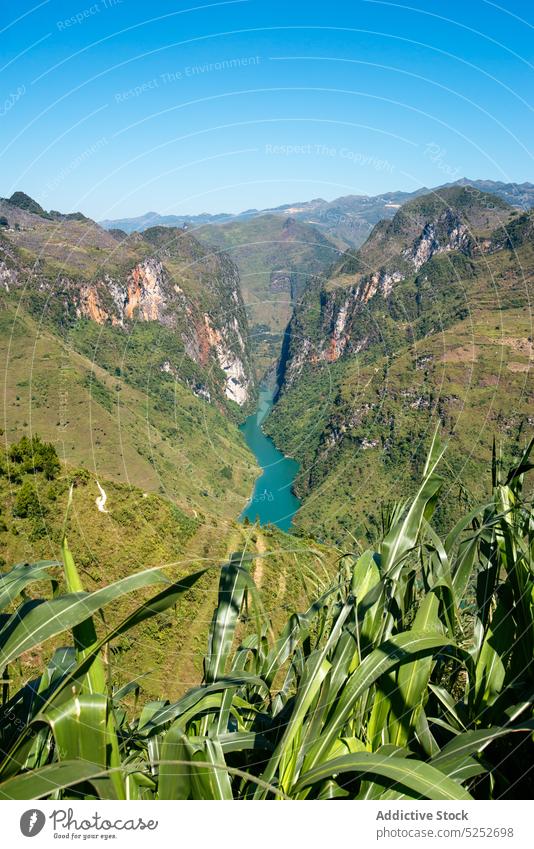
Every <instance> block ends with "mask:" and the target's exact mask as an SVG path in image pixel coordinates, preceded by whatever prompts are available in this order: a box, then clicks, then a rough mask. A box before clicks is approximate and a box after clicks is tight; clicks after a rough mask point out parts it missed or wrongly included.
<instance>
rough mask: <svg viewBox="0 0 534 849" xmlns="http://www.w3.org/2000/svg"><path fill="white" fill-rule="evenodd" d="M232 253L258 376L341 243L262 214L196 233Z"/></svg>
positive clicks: (274, 356)
mask: <svg viewBox="0 0 534 849" xmlns="http://www.w3.org/2000/svg"><path fill="white" fill-rule="evenodd" d="M195 236H196V238H198V239H199V240H200V241H201V242H202V243H207V244H209V245H218V246H219V247H220V249H222V250H224V251H226V252H228V254H229V255H230V257H231V258H232V260H233V261H234V262H235V263H236V265H237V267H238V269H239V277H240V282H241V290H242V293H243V299H244V302H245V305H246V309H247V314H248V319H249V325H250V334H251V335H250V341H251V347H252V349H253V353H254V358H255V362H256V368H257V372H258V374H259V375H261V374H262V373H263V372H265V371H266V370H267V369H268V368H269V367H270V366H272V364H273V363H274V362H275V360H276V359H277V357H278V355H279V352H280V346H281V344H282V338H283V334H284V330H285V328H286V326H287V323H288V321H289V319H290V317H291V312H292V308H293V304H294V302H295V301H296V300H297V299H298V298H299V297H300V295H301V293H302V291H304V289H305V288H306V286H307V285H308V284H309V280H310V278H312V277H314V276H318V275H319V276H320V275H322V274H324V272H325V271H326V270H327V269H329V268H330V267H331V266H332V265H333V264H334V263H335V261H336V260H337V259H338V257H339V251H338V248H337V245H336V244H335V243H333V242H332V241H331V240H330V239H327V238H325V237H324V236H323V235H322V234H321V233H319V231H318V230H316V229H315V228H314V227H311V226H309V225H307V224H303V223H301V222H299V221H295V219H294V218H283V217H281V216H277V215H262V216H258V217H254V218H248V219H246V220H238V221H231V222H228V223H225V224H220V225H205V226H203V227H199V228H198V229H196V230H195Z"/></svg>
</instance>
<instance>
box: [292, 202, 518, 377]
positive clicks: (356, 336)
mask: <svg viewBox="0 0 534 849" xmlns="http://www.w3.org/2000/svg"><path fill="white" fill-rule="evenodd" d="M517 217H519V213H513V212H512V210H511V208H510V207H509V206H508V205H507V204H506V203H505V202H504V201H501V200H500V199H499V198H495V197H493V196H490V195H484V194H483V193H482V192H476V191H475V190H473V189H470V188H462V187H460V188H458V187H456V188H449V189H442V190H440V191H438V192H435V193H433V194H432V195H425V196H423V197H421V198H417V199H415V200H413V201H411V202H410V203H407V204H405V205H404V206H403V207H402V209H401V210H399V211H398V212H397V214H396V215H395V217H394V218H393V220H392V221H382V222H380V223H379V224H377V226H376V227H375V228H374V230H373V232H372V233H371V235H370V237H369V239H368V240H367V242H366V243H365V244H364V245H363V246H362V248H361V249H360V250H359V251H357V252H356V253H351V252H349V253H347V254H345V255H344V257H343V258H342V260H341V262H340V263H339V264H338V265H337V266H336V267H335V268H334V270H333V272H332V274H331V276H330V277H329V278H328V279H327V280H326V281H325V282H324V283H323V284H320V283H319V284H318V285H316V286H315V287H313V286H312V287H310V288H309V290H308V291H307V292H305V293H304V296H303V298H302V300H301V302H300V304H299V305H298V306H297V308H296V309H295V312H294V315H293V318H292V320H291V323H290V325H289V327H288V330H287V334H288V340H287V346H286V358H285V361H284V363H283V368H282V370H281V378H282V382H283V383H284V384H285V385H286V386H288V385H290V384H291V383H292V382H293V381H294V380H295V378H296V377H297V376H298V375H299V374H300V373H301V371H302V369H303V367H304V366H305V365H306V364H310V365H316V364H317V363H321V362H327V363H332V362H335V361H336V360H338V359H339V358H340V357H341V356H343V355H344V354H357V353H359V352H361V351H364V350H366V349H367V348H368V347H369V346H370V345H372V344H374V343H375V342H376V341H377V338H378V337H379V336H380V328H379V327H378V326H377V324H376V322H375V321H373V318H372V314H373V313H374V312H376V310H377V308H378V309H380V308H381V307H382V306H384V305H386V304H387V303H388V301H390V300H391V299H392V297H393V296H394V292H395V289H396V287H397V286H398V284H400V283H402V282H403V281H407V280H413V281H417V283H418V284H421V283H422V282H423V279H424V271H425V268H427V267H429V263H431V261H432V260H434V258H439V257H440V256H442V255H445V256H446V255H449V257H454V258H451V261H450V275H451V278H452V279H454V276H455V272H454V262H456V261H457V256H458V255H460V257H465V258H466V259H472V258H475V257H477V256H480V255H482V254H487V253H490V252H492V251H494V250H496V249H499V248H500V247H502V244H497V241H498V240H497V238H496V233H499V232H500V229H502V227H503V225H505V224H507V225H508V227H510V226H511V224H512V223H513V222H514V221H515V220H516V219H517ZM500 241H501V242H502V239H501V240H500ZM436 261H437V260H436ZM378 304H380V305H381V306H380V307H378Z"/></svg>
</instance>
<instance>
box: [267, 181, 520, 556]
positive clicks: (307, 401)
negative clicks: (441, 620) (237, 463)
mask: <svg viewBox="0 0 534 849" xmlns="http://www.w3.org/2000/svg"><path fill="white" fill-rule="evenodd" d="M533 222H534V215H533V214H532V213H521V212H518V211H514V210H511V209H510V208H509V207H508V206H507V205H506V204H505V203H503V202H501V201H498V199H497V200H496V199H495V198H494V197H491V198H488V196H485V195H483V194H482V193H478V194H473V192H472V190H471V191H469V190H466V189H462V188H454V189H447V190H444V191H440V192H438V193H436V194H435V195H430V196H426V197H422V198H419V199H418V200H417V201H414V202H411V203H409V204H406V205H405V206H404V207H403V208H402V209H401V210H400V211H399V212H398V213H397V215H396V216H395V218H394V219H393V220H392V221H389V222H382V223H381V224H379V225H377V227H376V228H375V230H374V231H373V233H372V235H371V236H370V238H369V240H368V242H367V243H366V244H365V245H364V246H363V247H362V249H361V250H360V251H358V252H356V253H349V254H346V255H345V257H344V258H343V260H342V261H341V262H340V263H339V264H338V265H337V266H336V268H334V270H333V273H332V275H331V276H330V277H329V278H328V279H327V280H326V281H325V282H324V283H321V282H320V281H317V284H316V285H315V286H311V287H310V288H309V289H308V290H307V291H306V292H305V293H304V295H303V297H302V299H301V301H300V303H299V304H298V305H297V307H296V309H295V312H294V315H293V318H292V320H291V322H290V325H289V327H288V331H287V333H286V338H285V344H284V349H283V355H282V358H281V362H280V370H279V371H280V380H281V391H280V393H279V397H278V399H277V404H276V405H275V408H274V410H273V413H272V415H271V416H270V417H269V418H268V420H267V422H266V425H265V427H266V430H267V432H268V433H269V434H270V435H271V436H272V437H273V438H274V439H275V441H276V443H277V445H279V446H280V447H281V448H282V449H283V450H284V451H285V452H286V453H288V454H290V455H292V456H294V457H295V458H296V459H297V460H298V461H299V462H300V464H301V473H300V475H299V477H298V479H297V484H296V485H297V491H298V494H299V495H300V496H301V498H302V499H303V506H302V508H301V510H300V511H299V514H298V520H297V521H298V523H299V524H301V525H302V527H303V529H304V530H305V531H307V532H309V531H311V529H312V528H313V530H314V533H316V534H318V535H319V536H323V535H324V537H325V538H328V539H331V540H334V541H336V542H337V543H338V544H348V545H351V544H352V542H351V540H352V536H350V537H346V534H347V532H348V531H350V533H351V534H356V535H357V536H361V535H364V534H367V535H372V532H373V527H374V526H375V525H379V524H380V521H381V518H380V516H381V510H382V508H383V505H384V504H387V503H389V502H391V501H392V499H395V498H400V497H404V496H405V495H406V491H400V490H399V488H398V480H399V479H400V478H401V477H402V479H403V480H405V481H410V479H411V478H412V476H413V478H414V480H415V479H416V477H417V474H418V471H419V463H420V461H421V457H424V455H425V451H426V445H427V441H428V437H429V434H430V433H431V432H432V430H433V429H434V428H435V426H436V424H439V425H440V427H441V430H442V433H443V436H444V438H445V439H446V440H447V441H448V442H449V448H448V452H447V462H448V468H447V474H448V475H449V478H450V479H449V492H450V501H448V502H447V504H446V506H445V507H444V509H445V510H448V511H450V513H451V516H450V517H449V518H450V519H451V520H454V518H455V513H454V511H455V509H456V507H457V504H458V501H457V497H458V495H457V484H456V476H457V475H460V473H461V476H462V480H464V481H466V482H467V483H468V485H469V486H472V487H473V492H476V491H481V490H480V487H481V486H483V484H484V481H483V480H482V479H481V475H480V469H481V468H482V466H483V465H484V463H485V462H486V461H487V459H488V457H489V455H490V452H491V441H492V438H493V436H496V438H497V439H500V438H502V440H503V444H504V445H506V446H508V450H517V451H519V450H520V448H521V445H522V444H523V443H524V439H525V438H527V437H528V434H529V432H531V431H532V427H533V425H534V417H532V415H531V412H530V410H531V407H532V404H533V403H534V389H533V386H532V381H531V379H530V374H531V367H532V347H531V344H530V341H529V340H530V337H531V329H530V323H531V319H530V307H529V305H530V304H531V302H532V297H533V296H534V292H533V291H532V279H533V278H532V274H533V269H534V230H533ZM510 446H511V447H510ZM371 482H372V485H371ZM455 487H456V488H455ZM455 499H456V500H455ZM348 505H351V506H350V507H349V506H348ZM356 517H358V519H356ZM362 517H363V518H362Z"/></svg>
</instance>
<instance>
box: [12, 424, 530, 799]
mask: <svg viewBox="0 0 534 849" xmlns="http://www.w3.org/2000/svg"><path fill="white" fill-rule="evenodd" d="M531 450H532V442H531V443H530V444H529V446H528V447H527V449H526V450H525V451H524V453H523V455H522V457H521V458H520V460H519V462H518V463H517V464H516V465H515V466H514V467H513V468H512V469H511V470H510V471H509V472H506V471H505V469H504V468H503V464H502V461H500V460H499V458H497V457H496V456H495V455H494V458H493V464H492V495H491V498H489V499H487V500H486V502H485V503H484V504H480V505H477V506H476V507H475V508H474V509H473V510H471V511H469V512H468V513H467V514H466V515H464V516H463V518H462V520H461V521H460V522H459V523H457V524H456V525H455V526H454V527H453V528H452V529H450V530H449V532H448V533H447V534H446V535H445V536H443V537H442V538H440V537H439V536H438V534H437V533H436V531H435V529H434V528H433V526H432V524H431V522H432V517H433V514H434V510H435V507H436V503H437V500H438V497H439V495H440V493H441V491H442V488H443V484H444V481H443V478H442V477H441V476H440V474H439V471H438V469H439V464H440V461H441V458H442V450H441V449H440V447H439V444H438V441H437V439H436V438H435V439H434V440H433V443H432V446H431V449H430V452H429V455H428V457H427V460H426V463H425V466H424V468H423V470H422V474H421V479H420V484H419V487H418V490H417V492H416V494H415V496H414V497H413V498H412V499H410V500H408V501H405V502H403V503H399V504H398V505H396V506H395V507H394V508H392V509H391V510H390V511H388V512H387V514H384V517H383V518H384V525H383V531H382V535H381V539H380V541H379V543H378V544H377V545H376V547H375V548H374V550H373V549H369V550H366V551H364V552H362V553H359V554H344V555H343V556H342V557H341V559H340V561H339V568H338V571H337V574H336V576H335V578H334V579H333V580H331V579H330V580H327V578H326V575H325V581H324V583H323V586H322V587H321V589H320V592H319V594H318V596H316V598H315V600H313V601H311V602H310V603H309V604H308V605H307V607H306V610H305V611H304V612H302V613H299V614H296V613H294V612H292V613H291V615H290V616H289V618H288V619H287V622H286V624H285V625H283V626H282V627H276V626H275V628H274V630H273V628H272V626H271V622H270V620H269V616H268V614H267V613H266V611H265V609H264V606H263V604H262V598H261V595H262V593H261V591H260V592H258V589H257V587H256V584H255V581H254V580H253V578H252V574H251V568H252V558H253V557H254V558H255V559H256V561H257V560H258V554H255V555H253V554H252V553H251V552H250V551H249V550H248V547H246V548H245V549H244V550H243V551H242V552H241V553H240V554H234V555H232V556H231V557H230V558H229V560H228V561H227V562H226V563H225V564H224V565H223V567H222V568H221V570H220V580H219V589H218V596H217V601H216V606H215V610H214V613H213V617H212V620H211V625H210V628H209V634H208V647H207V652H206V654H205V658H204V670H203V678H202V682H201V683H200V684H198V685H197V686H193V687H191V688H190V689H188V690H187V692H185V693H184V694H183V695H182V696H181V697H180V698H178V699H177V700H174V701H171V700H169V699H168V698H165V697H164V698H162V699H159V700H158V701H152V702H148V703H146V704H144V705H142V706H141V705H139V704H138V701H137V698H136V699H135V700H133V701H132V697H133V695H135V694H138V693H139V685H140V682H139V680H138V679H136V680H134V681H132V682H131V683H126V684H125V685H124V686H121V687H120V688H116V689H111V688H110V685H109V683H108V682H109V681H110V680H113V666H114V646H116V644H117V641H118V640H119V639H120V638H124V636H125V635H128V634H130V633H131V634H132V635H133V634H134V633H136V631H135V630H134V629H138V628H139V627H140V626H141V627H143V626H146V625H147V623H150V622H151V621H154V622H157V621H160V618H161V617H165V616H167V615H168V613H169V611H171V610H172V609H173V608H175V607H177V609H178V610H179V609H180V607H181V606H182V601H181V599H182V598H183V597H185V596H186V595H187V593H188V592H189V591H190V590H191V589H192V588H194V587H195V586H196V585H198V583H199V582H200V581H202V580H203V578H204V576H205V574H206V569H205V568H201V569H195V568H192V569H190V570H189V572H188V573H187V574H182V575H181V576H180V577H179V578H176V576H174V577H173V575H172V571H171V570H169V569H165V568H162V569H156V570H149V571H143V572H139V573H136V574H133V575H129V576H128V577H126V578H123V579H122V580H119V581H115V582H114V583H111V584H108V585H107V586H105V587H102V588H101V589H98V590H95V591H93V592H85V591H84V589H83V582H82V580H81V577H80V573H79V572H78V570H77V569H76V567H75V565H74V560H73V558H72V555H71V553H70V550H69V548H68V546H67V544H66V542H64V543H63V546H62V558H63V570H64V579H63V580H64V585H65V590H66V593H61V592H57V591H56V592H55V593H54V594H53V596H52V597H48V598H44V597H43V592H44V590H45V588H46V585H47V581H49V580H52V581H53V575H54V574H55V572H56V571H57V568H58V566H59V564H54V563H51V562H39V563H34V564H33V565H28V564H20V565H18V566H15V567H13V569H11V570H10V571H9V572H5V573H4V574H2V576H1V578H0V602H1V608H2V610H3V611H4V613H3V627H2V628H1V629H0V664H1V667H2V668H3V669H5V673H4V679H5V683H4V688H3V704H2V710H1V713H0V717H1V719H0V735H1V736H0V739H1V743H0V749H1V753H2V754H1V760H0V798H4V799H27V798H45V797H47V796H50V795H51V794H52V793H53V794H54V798H56V799H57V798H62V799H74V798H86V799H87V798H119V799H120V798H129V799H189V798H195V799H252V798H259V799H263V798H286V797H289V798H294V799H313V798H320V799H337V798H353V799H420V798H423V799H425V798H426V799H460V800H461V799H470V798H482V799H487V798H505V797H509V798H528V797H529V796H530V795H531V792H532V776H531V775H530V770H529V769H528V767H527V765H528V764H530V763H531V761H532V749H533V744H532V731H533V729H534V723H533V718H532V716H533V698H532V691H533V683H534V662H533V661H534V607H533V603H532V599H533V597H534V563H533V559H532V558H533V550H534V546H533V527H534V525H533V511H532V501H531V500H529V499H528V498H527V497H526V494H525V489H524V477H525V475H526V474H527V473H528V472H529V471H530V470H531V469H532V468H534V465H533V464H532V463H531V462H530V452H531ZM257 533H258V531H256V534H257ZM266 557H267V555H266ZM276 558H277V555H276V554H275V555H274V559H276ZM316 571H317V570H316ZM254 577H255V579H256V582H258V583H259V582H260V581H259V576H258V569H257V567H256V569H255V572H254ZM155 585H158V591H157V593H156V594H155V595H150V590H151V588H152V587H154V586H155ZM314 590H315V591H317V587H316V585H315V586H314ZM152 592H153V590H152ZM139 593H141V594H142V595H143V598H142V602H141V603H140V604H139V602H137V603H136V605H134V606H131V607H130V610H129V611H128V613H127V614H126V615H124V616H122V617H121V616H117V615H115V617H114V623H113V624H108V625H106V627H104V628H102V626H101V624H100V620H99V619H97V618H96V614H97V613H98V611H103V610H105V611H106V622H107V621H108V617H109V615H110V611H111V610H115V613H116V612H117V603H118V602H119V600H123V599H126V598H132V597H133V598H135V597H136V596H137V597H138V595H139ZM69 631H70V632H72V642H71V645H70V646H68V647H66V648H65V647H62V648H58V649H57V650H56V651H55V652H54V653H52V655H51V656H49V659H48V660H46V659H45V658H44V656H43V659H42V664H41V668H40V671H39V674H38V675H37V677H36V678H35V679H34V680H32V681H28V682H27V683H23V684H22V686H21V687H20V688H19V689H16V690H15V692H12V691H11V689H10V687H11V683H12V673H11V674H10V670H12V669H13V668H14V667H15V666H16V664H17V663H18V662H20V661H21V660H22V663H24V661H25V659H27V658H28V656H32V655H35V653H40V652H42V646H43V644H44V643H45V642H46V643H47V644H48V643H49V641H54V640H57V639H58V638H59V636H60V635H64V634H65V633H66V632H69ZM178 674H179V673H178ZM51 787H52V788H53V789H52V790H51Z"/></svg>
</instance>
